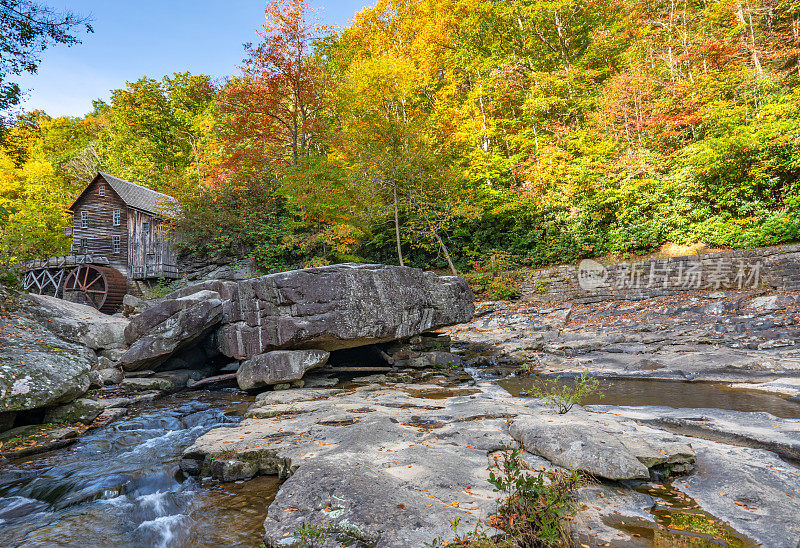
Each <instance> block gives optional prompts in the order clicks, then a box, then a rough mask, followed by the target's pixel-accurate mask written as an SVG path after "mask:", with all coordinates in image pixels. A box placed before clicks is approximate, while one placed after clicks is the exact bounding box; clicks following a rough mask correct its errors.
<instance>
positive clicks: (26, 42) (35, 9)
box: [0, 0, 94, 112]
mask: <svg viewBox="0 0 800 548" xmlns="http://www.w3.org/2000/svg"><path fill="white" fill-rule="evenodd" d="M80 27H84V29H85V30H86V32H94V31H93V30H92V27H91V25H89V23H88V19H86V18H83V17H81V16H79V15H76V14H74V13H72V12H63V13H62V12H58V11H56V10H54V9H53V8H50V7H49V6H47V5H45V4H41V3H39V2H34V1H32V0H3V2H2V3H0V112H3V111H5V110H6V109H8V108H9V107H12V106H14V105H17V104H18V103H19V101H20V99H21V96H22V90H21V89H20V87H19V84H17V83H15V82H9V81H8V78H9V77H14V76H18V75H20V74H23V73H26V72H27V73H31V74H33V73H35V72H36V70H37V69H38V67H39V63H40V61H41V58H40V55H41V52H42V51H44V50H45V49H46V48H48V47H49V46H51V45H54V44H65V45H67V46H71V45H73V44H80V42H81V41H80V39H79V38H78V37H77V36H76V32H75V31H76V30H77V29H78V28H80Z"/></svg>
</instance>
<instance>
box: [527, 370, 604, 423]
mask: <svg viewBox="0 0 800 548" xmlns="http://www.w3.org/2000/svg"><path fill="white" fill-rule="evenodd" d="M530 395H531V396H533V397H534V398H540V399H543V400H544V403H545V405H547V406H548V407H550V408H552V409H554V410H556V411H558V413H559V414H562V415H563V414H564V413H568V412H569V410H570V409H572V407H573V406H574V405H576V404H577V405H580V404H581V403H582V402H583V401H585V400H586V398H588V397H589V396H592V395H597V396H599V397H601V398H602V397H603V392H602V391H601V390H600V381H598V380H597V379H596V378H594V377H591V376H589V373H588V372H586V371H584V372H582V373H581V374H580V376H579V377H576V378H574V379H573V380H572V382H564V381H562V380H561V377H556V378H555V379H539V380H538V381H537V382H536V383H535V384H534V386H533V388H532V389H531V391H530Z"/></svg>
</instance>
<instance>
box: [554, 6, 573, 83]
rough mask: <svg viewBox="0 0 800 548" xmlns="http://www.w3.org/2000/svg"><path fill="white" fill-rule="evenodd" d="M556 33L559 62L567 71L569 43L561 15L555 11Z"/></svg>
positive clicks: (568, 66)
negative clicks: (559, 54)
mask: <svg viewBox="0 0 800 548" xmlns="http://www.w3.org/2000/svg"><path fill="white" fill-rule="evenodd" d="M555 23H556V32H557V33H558V45H559V49H560V50H561V61H562V62H563V63H564V68H565V69H567V70H569V68H570V65H569V43H568V40H569V39H568V38H567V32H566V29H565V28H564V27H565V24H564V21H563V20H562V18H561V14H560V13H558V11H556V14H555Z"/></svg>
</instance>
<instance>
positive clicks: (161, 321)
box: [120, 292, 222, 371]
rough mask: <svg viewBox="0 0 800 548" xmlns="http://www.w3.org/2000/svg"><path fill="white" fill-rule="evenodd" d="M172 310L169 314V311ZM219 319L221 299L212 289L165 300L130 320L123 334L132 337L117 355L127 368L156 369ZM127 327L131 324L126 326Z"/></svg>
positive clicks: (190, 344) (215, 324) (203, 335)
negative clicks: (132, 339) (120, 356)
mask: <svg viewBox="0 0 800 548" xmlns="http://www.w3.org/2000/svg"><path fill="white" fill-rule="evenodd" d="M170 311H173V313H172V314H171V315H168V313H169V312H170ZM221 319H222V301H221V300H220V299H219V295H218V294H217V293H213V292H203V294H196V295H192V296H189V297H185V298H181V299H172V300H170V301H164V302H162V303H160V304H159V305H157V306H154V307H152V308H148V309H147V310H145V311H144V312H142V313H141V314H139V315H138V316H137V317H136V318H135V319H134V320H133V321H132V322H131V326H133V327H131V328H130V329H129V330H128V331H126V335H128V336H130V337H132V336H133V334H135V335H137V336H138V335H139V333H143V334H142V335H141V336H138V338H136V339H135V341H134V342H133V344H131V346H130V348H129V349H128V351H127V352H126V353H125V354H124V355H123V356H122V358H121V359H120V363H121V364H122V367H123V369H125V370H126V371H139V370H142V369H157V368H158V367H159V366H161V365H162V364H164V363H165V362H167V360H169V359H170V358H171V357H172V356H173V355H175V354H177V353H178V352H180V351H181V350H183V349H186V348H189V347H191V346H192V345H194V344H197V343H199V342H200V341H202V340H203V339H204V338H206V337H208V336H209V335H210V334H211V333H212V332H213V331H214V330H215V329H216V328H217V327H218V325H219V322H220V320H221ZM129 327H130V326H129Z"/></svg>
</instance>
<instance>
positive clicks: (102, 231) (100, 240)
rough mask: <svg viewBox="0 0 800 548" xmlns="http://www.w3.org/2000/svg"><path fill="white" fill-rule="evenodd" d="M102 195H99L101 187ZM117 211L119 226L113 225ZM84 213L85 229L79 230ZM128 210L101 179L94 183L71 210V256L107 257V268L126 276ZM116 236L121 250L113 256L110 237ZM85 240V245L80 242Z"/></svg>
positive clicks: (111, 238)
mask: <svg viewBox="0 0 800 548" xmlns="http://www.w3.org/2000/svg"><path fill="white" fill-rule="evenodd" d="M101 185H103V186H105V195H104V196H100V186H101ZM115 209H118V210H120V223H119V226H114V210H115ZM84 211H85V212H87V213H88V215H89V218H88V227H87V228H82V226H81V215H82V213H83V212H84ZM127 211H128V208H127V206H126V205H125V202H123V201H122V199H121V198H120V197H119V196H118V195H117V193H116V192H114V190H113V189H112V188H111V186H110V185H109V184H107V183H106V182H105V181H104V180H103V179H102V178H99V179H98V180H96V181H94V182H93V183H92V184H91V185H89V188H88V189H87V190H86V191H85V192H84V194H83V195H82V196H81V198H80V199H79V200H78V202H77V203H76V204H75V206H74V207H73V217H72V253H75V254H90V255H99V256H103V257H106V258H108V260H109V264H110V266H113V267H114V268H116V269H117V270H119V271H120V272H121V273H122V274H123V275H125V276H127V275H128V262H129V261H128V219H127ZM114 236H119V238H120V249H119V252H118V253H114V247H113V237H114ZM84 241H85V243H86V245H85V246H83V245H82V243H83V242H84Z"/></svg>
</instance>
